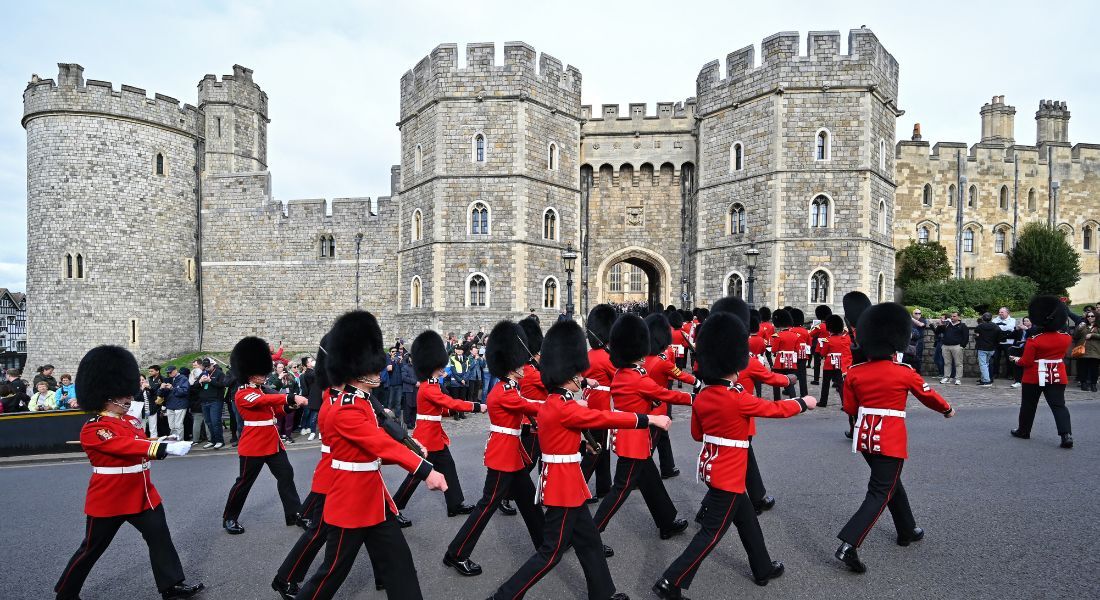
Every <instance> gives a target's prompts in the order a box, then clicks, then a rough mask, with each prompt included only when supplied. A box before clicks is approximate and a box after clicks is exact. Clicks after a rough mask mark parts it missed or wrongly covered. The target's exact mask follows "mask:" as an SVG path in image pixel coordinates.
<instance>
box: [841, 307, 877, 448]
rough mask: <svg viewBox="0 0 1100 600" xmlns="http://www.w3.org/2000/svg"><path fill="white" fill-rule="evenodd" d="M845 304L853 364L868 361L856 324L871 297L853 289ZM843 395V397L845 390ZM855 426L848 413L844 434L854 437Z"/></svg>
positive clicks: (852, 418)
mask: <svg viewBox="0 0 1100 600" xmlns="http://www.w3.org/2000/svg"><path fill="white" fill-rule="evenodd" d="M843 304H844V323H845V324H846V325H847V326H848V339H850V340H851V341H852V346H851V348H849V350H850V351H851V354H852V364H853V365H858V364H860V363H864V362H867V357H866V356H865V355H864V354H863V349H862V348H860V347H859V340H858V339H857V337H856V325H857V324H858V323H859V318H860V316H861V315H863V311H865V310H867V309H868V308H870V307H871V299H870V298H868V297H867V294H864V293H863V292H859V291H851V292H848V293H847V294H844V299H843ZM841 389H843V388H841ZM841 396H842V397H843V392H842V393H841ZM855 426H856V423H855V417H853V416H851V415H848V429H847V430H846V431H845V432H844V436H845V437H847V438H848V439H852V431H854V430H855Z"/></svg>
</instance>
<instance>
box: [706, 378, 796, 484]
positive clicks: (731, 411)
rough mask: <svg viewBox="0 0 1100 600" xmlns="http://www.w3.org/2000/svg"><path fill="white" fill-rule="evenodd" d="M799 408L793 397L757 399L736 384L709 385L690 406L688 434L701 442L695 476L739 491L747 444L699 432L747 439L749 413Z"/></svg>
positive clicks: (780, 413)
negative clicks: (738, 444) (730, 442)
mask: <svg viewBox="0 0 1100 600" xmlns="http://www.w3.org/2000/svg"><path fill="white" fill-rule="evenodd" d="M800 412H802V405H801V404H800V403H799V402H798V401H797V400H780V401H778V402H772V401H770V400H761V399H760V398H757V397H756V396H753V395H752V394H750V393H749V392H746V391H745V390H744V388H742V387H741V386H740V385H737V384H728V385H709V386H707V387H705V388H703V391H701V392H699V395H698V396H696V397H695V404H694V405H692V407H691V436H692V437H693V438H695V441H697V442H703V448H702V450H701V451H700V452H699V469H698V477H699V480H700V481H702V482H704V483H706V484H707V485H708V486H710V487H712V488H717V489H720V490H724V491H727V492H733V493H737V494H743V493H744V492H745V470H746V468H747V466H748V456H749V450H748V448H747V447H746V448H739V447H734V446H729V445H721V444H720V443H714V442H707V441H704V439H703V436H704V435H707V436H714V437H717V438H722V439H723V441H724V440H740V441H742V442H746V444H747V442H748V439H749V437H750V436H751V435H752V432H750V431H749V428H750V427H751V426H752V422H753V417H769V418H775V419H784V418H787V417H793V416H794V415H797V414H798V413H800Z"/></svg>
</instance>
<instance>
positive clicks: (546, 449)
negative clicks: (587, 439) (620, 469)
mask: <svg viewBox="0 0 1100 600" xmlns="http://www.w3.org/2000/svg"><path fill="white" fill-rule="evenodd" d="M538 422H539V447H540V448H542V456H543V462H542V469H541V470H540V472H539V485H538V488H539V494H538V501H539V502H542V504H543V506H560V507H563V508H576V507H578V506H580V505H582V504H584V502H585V501H586V500H588V499H589V498H591V497H592V494H591V493H590V492H589V491H588V483H587V482H586V481H585V480H584V474H583V473H581V463H580V453H578V452H577V448H580V446H581V431H582V430H584V429H612V428H617V427H621V428H627V427H635V428H638V427H640V428H647V427H649V418H648V417H644V416H639V415H636V414H634V413H629V412H610V411H604V410H595V409H592V408H586V407H584V406H581V405H580V404H577V403H576V402H574V401H573V394H571V393H566V395H564V396H563V395H562V394H558V393H554V394H550V395H549V396H547V398H546V402H545V403H543V405H542V408H540V409H539V414H538ZM639 431H641V430H639ZM642 433H645V431H642ZM548 456H576V462H548V461H547V457H548Z"/></svg>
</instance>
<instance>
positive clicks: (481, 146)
mask: <svg viewBox="0 0 1100 600" xmlns="http://www.w3.org/2000/svg"><path fill="white" fill-rule="evenodd" d="M474 162H479V163H483V162H485V135H484V134H481V133H479V134H477V135H475V136H474Z"/></svg>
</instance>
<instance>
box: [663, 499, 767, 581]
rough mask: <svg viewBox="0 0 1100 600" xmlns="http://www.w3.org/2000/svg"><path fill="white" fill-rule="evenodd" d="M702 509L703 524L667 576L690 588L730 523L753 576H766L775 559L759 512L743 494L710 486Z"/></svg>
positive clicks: (666, 571) (667, 572)
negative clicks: (762, 528)
mask: <svg viewBox="0 0 1100 600" xmlns="http://www.w3.org/2000/svg"><path fill="white" fill-rule="evenodd" d="M700 512H701V513H702V514H703V517H702V519H701V520H700V525H702V527H701V528H700V529H699V531H697V532H696V533H695V537H693V538H691V542H690V543H689V544H688V546H687V548H685V549H684V552H683V553H682V554H680V556H679V557H678V558H677V559H676V560H674V561H672V564H671V565H669V567H668V569H666V570H665V574H664V578H665V579H667V580H668V581H669V582H670V583H671V584H672V585H675V586H678V587H681V588H684V589H688V588H690V587H691V581H692V580H693V579H695V573H696V572H698V571H699V567H700V565H702V563H703V560H704V559H705V558H706V557H707V555H709V554H710V553H711V552H712V551H713V550H714V548H715V547H717V546H718V543H719V542H721V541H722V537H723V536H725V535H726V531H727V530H728V529H729V528H730V525H736V526H737V533H738V535H740V536H741V545H742V546H744V547H745V553H746V554H748V555H749V567H750V568H751V569H752V574H753V577H764V576H766V575H768V574H769V573H771V571H772V559H771V556H770V555H768V548H767V546H766V545H765V544H764V534H763V532H761V531H760V522H759V521H757V520H756V512H754V511H753V509H752V505H751V503H750V502H749V500H748V498H747V497H745V495H744V494H737V493H734V492H727V491H723V490H719V489H715V488H710V489H709V490H707V494H706V495H705V496H703V502H702V506H701V507H700Z"/></svg>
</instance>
